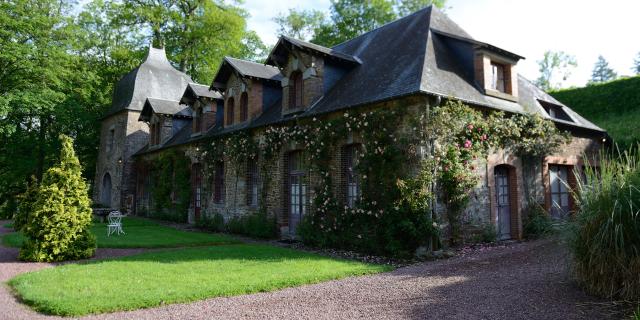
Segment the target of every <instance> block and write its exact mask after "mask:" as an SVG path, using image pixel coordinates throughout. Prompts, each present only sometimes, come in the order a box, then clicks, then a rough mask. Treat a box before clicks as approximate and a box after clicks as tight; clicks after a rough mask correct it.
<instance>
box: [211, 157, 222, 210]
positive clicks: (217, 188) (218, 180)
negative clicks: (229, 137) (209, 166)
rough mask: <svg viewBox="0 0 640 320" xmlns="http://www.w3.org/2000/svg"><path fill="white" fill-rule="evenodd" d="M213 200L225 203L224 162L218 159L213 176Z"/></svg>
mask: <svg viewBox="0 0 640 320" xmlns="http://www.w3.org/2000/svg"><path fill="white" fill-rule="evenodd" d="M213 202H215V203H224V162H223V161H218V162H216V164H215V172H214V176H213Z"/></svg>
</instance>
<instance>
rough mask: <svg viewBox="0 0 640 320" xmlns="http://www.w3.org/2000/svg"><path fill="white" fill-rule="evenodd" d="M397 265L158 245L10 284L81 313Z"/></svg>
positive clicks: (28, 298)
mask: <svg viewBox="0 0 640 320" xmlns="http://www.w3.org/2000/svg"><path fill="white" fill-rule="evenodd" d="M388 270H390V267H388V266H382V265H372V264H365V263H360V262H355V261H347V260H336V259H331V258H327V257H322V256H319V255H315V254H310V253H305V252H302V251H297V250H291V249H285V248H279V247H273V246H266V245H228V246H214V247H202V248H186V249H176V250H168V251H161V252H150V253H144V254H140V255H136V256H130V257H125V258H119V259H113V260H104V261H97V262H89V263H84V264H70V265H64V266H60V267H56V268H51V269H44V270H41V271H37V272H31V273H26V274H22V275H19V276H17V277H15V278H13V279H12V280H11V281H9V284H10V285H11V286H12V287H13V288H14V289H15V291H16V292H17V293H18V294H19V295H20V297H21V299H22V300H23V301H24V302H25V303H27V304H29V305H31V306H32V307H33V308H35V309H36V310H38V311H40V312H44V313H49V314H56V315H64V316H79V315H85V314H90V313H102V312H113V311H118V310H132V309H139V308H146V307H153V306H158V305H161V304H168V303H180V302H189V301H195V300H202V299H206V298H212V297H221V296H233V295H241V294H248V293H255V292H265V291H272V290H277V289H281V288H285V287H292V286H298V285H303V284H309V283H317V282H321V281H326V280H330V279H339V278H343V277H348V276H353V275H363V274H371V273H378V272H384V271H388Z"/></svg>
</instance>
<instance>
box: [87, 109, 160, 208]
mask: <svg viewBox="0 0 640 320" xmlns="http://www.w3.org/2000/svg"><path fill="white" fill-rule="evenodd" d="M139 117H140V112H139V111H131V110H127V111H123V112H119V113H116V114H114V115H111V116H109V117H107V118H105V119H104V120H103V121H102V124H101V130H100V147H99V151H98V159H97V163H96V179H95V181H96V182H95V186H94V195H93V199H94V202H96V203H101V204H103V205H106V206H109V207H112V208H116V209H130V208H132V205H133V202H134V192H135V182H136V172H135V170H134V161H133V160H132V155H133V154H134V153H136V152H137V151H139V150H140V149H142V147H144V146H145V145H146V144H147V142H148V139H149V138H148V137H149V127H148V126H147V124H146V123H144V122H140V121H138V118H139ZM111 130H113V138H114V139H113V143H111V142H110V141H109V140H110V138H111V132H110V131H111ZM109 144H111V150H107V147H108V145H109ZM107 173H108V174H109V176H110V177H111V186H112V187H111V201H110V203H108V204H106V203H102V201H101V200H102V199H101V196H102V194H103V192H104V190H103V179H104V177H105V175H106V174H107Z"/></svg>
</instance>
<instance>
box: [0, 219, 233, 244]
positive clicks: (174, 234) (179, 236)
mask: <svg viewBox="0 0 640 320" xmlns="http://www.w3.org/2000/svg"><path fill="white" fill-rule="evenodd" d="M122 228H123V229H124V232H126V234H124V235H111V236H110V237H107V225H106V223H94V224H93V226H92V227H91V232H93V234H94V235H95V236H96V238H97V240H98V248H171V247H190V246H204V245H219V244H231V243H238V241H236V240H234V239H232V238H231V237H228V236H225V235H222V234H212V233H203V232H188V231H182V230H176V229H174V228H171V227H167V226H163V225H160V224H158V223H156V222H154V221H151V220H147V219H141V218H136V217H126V218H124V219H123V220H122ZM23 241H24V237H23V236H22V234H21V233H19V232H14V233H9V234H6V235H5V236H3V237H2V243H3V244H4V245H5V246H10V247H20V246H22V242H23Z"/></svg>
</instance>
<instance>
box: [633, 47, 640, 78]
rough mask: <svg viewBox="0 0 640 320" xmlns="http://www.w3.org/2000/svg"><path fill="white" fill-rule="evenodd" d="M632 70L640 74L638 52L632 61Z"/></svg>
mask: <svg viewBox="0 0 640 320" xmlns="http://www.w3.org/2000/svg"><path fill="white" fill-rule="evenodd" d="M632 70H633V72H634V73H635V74H640V52H638V55H637V56H636V59H635V60H634V61H633V69H632Z"/></svg>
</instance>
